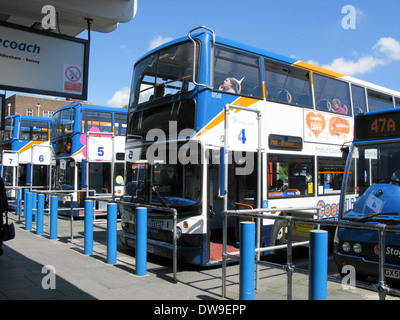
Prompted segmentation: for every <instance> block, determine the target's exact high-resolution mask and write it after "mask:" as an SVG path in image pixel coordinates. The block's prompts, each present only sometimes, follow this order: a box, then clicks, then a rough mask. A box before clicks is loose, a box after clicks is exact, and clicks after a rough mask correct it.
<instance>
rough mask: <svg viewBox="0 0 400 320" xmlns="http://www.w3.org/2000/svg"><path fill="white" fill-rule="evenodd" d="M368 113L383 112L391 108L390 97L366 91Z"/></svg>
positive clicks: (391, 101)
mask: <svg viewBox="0 0 400 320" xmlns="http://www.w3.org/2000/svg"><path fill="white" fill-rule="evenodd" d="M368 108H369V111H377V110H385V109H391V108H393V100H392V96H389V95H386V94H383V93H380V92H376V91H372V90H368Z"/></svg>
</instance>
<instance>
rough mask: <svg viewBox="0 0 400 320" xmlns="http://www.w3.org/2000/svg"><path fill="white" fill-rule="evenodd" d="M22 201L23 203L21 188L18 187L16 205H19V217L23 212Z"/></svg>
mask: <svg viewBox="0 0 400 320" xmlns="http://www.w3.org/2000/svg"><path fill="white" fill-rule="evenodd" d="M20 203H21V189H20V188H18V189H17V203H16V205H17V216H18V217H19V215H20V214H21V211H20V209H21V207H20Z"/></svg>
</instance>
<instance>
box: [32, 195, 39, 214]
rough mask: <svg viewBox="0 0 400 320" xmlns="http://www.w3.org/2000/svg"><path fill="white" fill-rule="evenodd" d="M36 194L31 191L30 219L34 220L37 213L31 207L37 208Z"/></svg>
mask: <svg viewBox="0 0 400 320" xmlns="http://www.w3.org/2000/svg"><path fill="white" fill-rule="evenodd" d="M37 196H38V195H37V193H36V192H32V221H36V216H37V213H36V211H33V209H36V210H37Z"/></svg>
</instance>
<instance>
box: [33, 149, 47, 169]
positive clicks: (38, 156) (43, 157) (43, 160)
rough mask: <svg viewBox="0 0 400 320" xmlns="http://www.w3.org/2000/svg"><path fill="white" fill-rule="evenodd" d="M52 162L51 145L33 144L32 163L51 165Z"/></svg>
mask: <svg viewBox="0 0 400 320" xmlns="http://www.w3.org/2000/svg"><path fill="white" fill-rule="evenodd" d="M50 163H51V147H47V146H46V147H41V146H33V148H32V164H34V165H45V166H49V165H50Z"/></svg>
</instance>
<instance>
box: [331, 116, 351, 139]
mask: <svg viewBox="0 0 400 320" xmlns="http://www.w3.org/2000/svg"><path fill="white" fill-rule="evenodd" d="M329 133H330V134H331V135H332V136H341V135H343V134H348V133H350V124H349V122H348V121H347V120H346V119H341V118H339V117H332V118H331V120H329Z"/></svg>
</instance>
